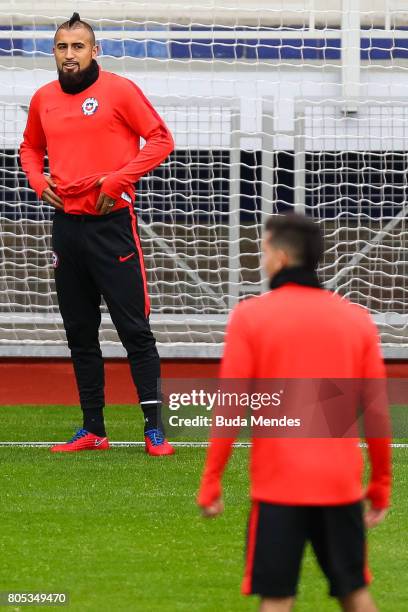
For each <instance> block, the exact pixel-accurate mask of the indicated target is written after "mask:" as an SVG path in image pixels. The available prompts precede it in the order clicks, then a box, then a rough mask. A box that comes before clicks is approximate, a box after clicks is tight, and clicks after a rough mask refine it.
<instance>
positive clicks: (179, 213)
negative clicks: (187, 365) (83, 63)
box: [0, 0, 408, 358]
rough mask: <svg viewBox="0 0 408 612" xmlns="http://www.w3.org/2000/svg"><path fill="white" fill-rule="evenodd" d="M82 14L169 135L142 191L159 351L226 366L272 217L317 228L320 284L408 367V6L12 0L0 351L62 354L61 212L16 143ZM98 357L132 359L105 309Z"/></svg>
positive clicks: (109, 66)
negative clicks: (55, 250)
mask: <svg viewBox="0 0 408 612" xmlns="http://www.w3.org/2000/svg"><path fill="white" fill-rule="evenodd" d="M73 10H78V12H79V13H80V15H81V18H82V19H83V20H85V21H88V23H90V24H91V25H92V27H93V28H94V30H95V33H96V37H97V41H98V43H99V45H100V55H99V59H98V61H99V62H100V64H101V66H102V67H103V68H104V69H106V70H110V71H113V72H116V73H118V74H122V75H124V76H126V77H127V78H130V79H132V80H134V81H135V82H136V83H137V84H138V85H139V86H140V87H141V88H142V89H143V91H144V92H145V94H146V95H147V97H148V98H150V99H151V101H152V102H153V104H154V105H155V107H156V108H157V110H158V111H159V113H160V114H161V115H162V116H163V117H164V119H165V121H166V122H167V124H168V125H169V127H170V128H171V130H172V132H173V134H174V137H175V141H176V150H175V151H174V153H172V155H171V156H170V157H169V158H168V159H167V160H166V162H165V163H164V164H162V165H161V166H160V167H159V168H158V169H157V170H155V171H154V172H152V173H151V174H150V175H148V176H146V177H144V178H143V179H142V180H141V181H140V182H139V184H138V185H137V186H136V191H137V194H138V195H137V199H136V211H137V213H138V216H139V219H140V232H141V239H142V244H143V249H144V254H145V263H146V268H147V275H148V281H149V290H150V295H151V303H152V316H151V320H152V327H153V330H154V333H155V335H156V338H157V341H158V347H159V351H160V354H161V355H162V356H163V357H189V358H192V357H217V356H219V355H220V354H221V350H222V342H223V332H224V327H225V323H226V319H227V316H228V313H229V311H230V310H231V308H232V307H233V306H234V305H235V304H236V303H237V302H238V301H239V300H240V299H243V298H244V297H247V296H250V295H257V294H259V293H260V292H261V291H263V290H264V289H265V281H264V279H263V278H262V273H261V266H260V257H259V251H260V238H261V234H262V225H263V222H264V221H265V218H266V217H267V216H268V215H270V214H276V213H280V212H283V211H287V210H293V209H295V210H297V211H299V212H302V213H304V214H306V215H309V216H311V217H312V218H314V219H316V220H318V221H319V222H321V223H322V225H323V227H324V231H325V235H326V254H325V258H324V262H323V264H322V266H321V270H320V275H321V279H322V280H323V281H324V283H325V285H326V286H327V287H328V288H330V289H333V290H335V291H338V292H340V293H341V294H342V295H344V296H347V297H349V298H350V299H351V300H353V301H355V302H357V303H359V304H361V305H363V306H365V307H367V308H368V309H369V310H370V311H371V312H372V313H373V315H374V316H375V318H376V321H377V323H378V325H379V328H380V332H381V338H382V343H383V349H384V353H385V355H386V356H388V357H407V356H408V320H407V315H406V308H405V304H406V302H407V296H408V287H407V283H406V280H405V279H406V277H407V272H408V250H407V246H406V236H407V228H406V220H405V217H406V207H407V189H408V183H407V162H408V110H407V104H406V99H407V93H408V10H405V9H404V2H397V1H391V0H390V1H386V0H381V1H377V0H371V1H365V0H360V1H358V0H357V1H354V0H353V1H352V0H326V1H325V2H323V1H320V0H314V1H313V0H310V1H306V0H305V1H303V2H302V1H300V2H292V1H291V0H288V1H285V2H280V1H266V0H257V1H256V2H252V1H250V0H247V1H244V0H235V1H233V0H225V1H223V2H222V1H220V2H218V1H214V2H199V1H198V0H187V1H186V2H183V3H181V2H167V3H165V2H162V1H158V0H150V2H148V3H147V2H116V1H115V2H113V1H99V0H87V1H86V2H80V1H79V2H65V1H53V2H51V1H47V0H37V1H36V2H34V1H33V0H31V1H28V0H22V1H18V2H17V1H16V2H8V3H5V4H4V5H2V6H1V7H0V72H1V76H0V79H1V84H2V86H1V89H0V139H1V141H0V256H1V260H0V356H16V355H39V356H52V355H58V356H59V355H61V356H63V355H67V348H66V342H65V336H64V333H63V328H62V323H61V320H60V317H59V313H58V305H57V301H56V295H55V289H54V283H53V278H52V266H51V246H50V228H51V222H52V214H53V213H52V210H51V209H50V207H48V206H47V205H46V204H44V203H41V202H38V200H37V198H36V196H35V194H34V192H33V191H32V190H31V189H30V188H29V186H28V184H27V182H26V179H25V177H24V174H23V173H22V171H21V168H20V166H19V158H18V147H19V144H20V142H21V139H22V133H23V130H24V127H25V123H26V118H27V107H28V103H29V100H30V98H31V96H32V94H33V93H34V91H35V90H36V89H37V88H38V87H40V86H41V85H43V84H44V83H46V82H48V81H50V80H53V79H55V78H56V69H55V63H54V59H53V55H52V38H53V35H54V32H55V29H56V27H57V26H58V25H60V24H61V23H62V22H63V21H65V20H67V19H68V18H69V17H70V16H71V14H72V11H73ZM102 137H103V134H101V138H102ZM101 344H102V347H103V351H104V353H105V355H107V356H109V355H110V356H120V355H122V354H124V353H123V349H122V347H121V345H120V343H119V340H118V338H117V335H116V332H115V330H114V328H113V326H112V323H111V321H110V318H109V315H108V313H107V311H106V309H104V314H103V322H102V327H101Z"/></svg>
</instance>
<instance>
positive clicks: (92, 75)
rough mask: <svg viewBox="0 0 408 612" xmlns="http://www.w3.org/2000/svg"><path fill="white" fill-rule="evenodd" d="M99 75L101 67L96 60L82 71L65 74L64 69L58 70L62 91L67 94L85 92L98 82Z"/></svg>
mask: <svg viewBox="0 0 408 612" xmlns="http://www.w3.org/2000/svg"><path fill="white" fill-rule="evenodd" d="M98 75H99V66H98V63H97V61H96V60H94V59H93V60H92V61H91V62H90V64H89V65H88V66H87V67H86V68H83V69H82V70H75V71H74V72H65V71H64V70H63V68H61V69H60V68H58V80H59V82H60V85H61V89H62V90H63V91H64V92H65V93H78V92H80V91H83V90H84V89H86V88H87V87H89V86H90V85H92V83H94V82H95V81H96V79H97V78H98Z"/></svg>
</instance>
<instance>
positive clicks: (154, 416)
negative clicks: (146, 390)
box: [140, 402, 164, 433]
mask: <svg viewBox="0 0 408 612" xmlns="http://www.w3.org/2000/svg"><path fill="white" fill-rule="evenodd" d="M140 405H141V407H142V410H143V416H144V430H145V431H148V430H149V429H161V431H162V432H163V433H164V427H163V422H162V418H161V402H157V403H155V404H149V403H144V402H141V403H140Z"/></svg>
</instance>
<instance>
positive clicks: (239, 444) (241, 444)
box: [0, 441, 408, 448]
mask: <svg viewBox="0 0 408 612" xmlns="http://www.w3.org/2000/svg"><path fill="white" fill-rule="evenodd" d="M54 444H64V442H0V447H6V446H15V447H21V448H27V447H39V448H43V447H48V446H53V445H54ZM109 444H110V446H117V447H126V446H144V442H131V441H129V442H110V443H109ZM172 445H173V446H185V447H187V448H205V447H207V446H208V442H172ZM249 446H250V444H249V442H235V444H234V447H235V448H248V447H249ZM361 446H364V447H366V446H367V445H366V444H361ZM391 446H392V448H408V444H403V443H401V444H391Z"/></svg>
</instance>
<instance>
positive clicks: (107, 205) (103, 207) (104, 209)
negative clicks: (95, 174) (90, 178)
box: [96, 176, 116, 215]
mask: <svg viewBox="0 0 408 612" xmlns="http://www.w3.org/2000/svg"><path fill="white" fill-rule="evenodd" d="M105 179H106V176H102V177H101V178H100V179H99V181H98V182H97V183H96V184H97V185H102V183H103V181H104V180H105ZM115 202H116V200H114V199H113V198H110V197H109V196H108V195H106V193H100V194H99V198H98V201H97V202H96V210H97V211H98V212H99V214H100V215H106V214H107V213H109V212H110V211H111V209H112V208H113V206H114V205H115Z"/></svg>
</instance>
